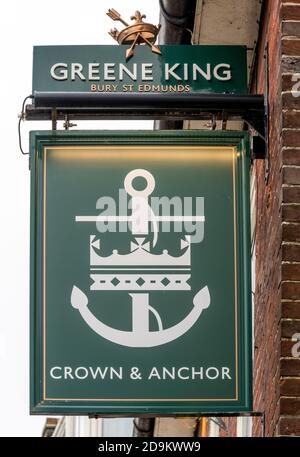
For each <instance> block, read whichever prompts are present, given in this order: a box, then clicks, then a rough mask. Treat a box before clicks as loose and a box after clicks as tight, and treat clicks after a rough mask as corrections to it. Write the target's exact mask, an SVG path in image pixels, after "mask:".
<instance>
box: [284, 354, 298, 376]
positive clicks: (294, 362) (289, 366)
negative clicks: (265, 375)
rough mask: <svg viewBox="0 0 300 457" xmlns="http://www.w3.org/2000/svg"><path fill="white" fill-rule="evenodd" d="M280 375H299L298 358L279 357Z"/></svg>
mask: <svg viewBox="0 0 300 457" xmlns="http://www.w3.org/2000/svg"><path fill="white" fill-rule="evenodd" d="M280 375H281V376H297V377H299V376H300V358H299V359H295V358H293V359H292V358H291V359H281V361H280Z"/></svg>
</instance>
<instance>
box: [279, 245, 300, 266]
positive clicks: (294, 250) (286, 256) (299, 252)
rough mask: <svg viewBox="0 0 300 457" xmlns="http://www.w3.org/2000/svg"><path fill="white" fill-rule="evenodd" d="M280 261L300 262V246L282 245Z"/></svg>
mask: <svg viewBox="0 0 300 457" xmlns="http://www.w3.org/2000/svg"><path fill="white" fill-rule="evenodd" d="M282 260H284V261H290V262H300V245H299V244H284V245H283V246H282Z"/></svg>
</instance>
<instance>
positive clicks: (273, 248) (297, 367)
mask: <svg viewBox="0 0 300 457" xmlns="http://www.w3.org/2000/svg"><path fill="white" fill-rule="evenodd" d="M267 42H268V48H269V69H268V73H269V113H270V115H269V155H270V157H269V167H270V170H269V179H268V182H267V183H265V164H264V163H263V161H257V163H256V164H255V168H256V169H255V171H256V174H257V183H258V187H257V229H256V253H255V255H256V292H255V312H254V315H255V342H254V343H255V354H254V409H255V410H256V411H265V432H266V435H267V436H272V435H290V434H300V358H295V357H292V353H291V349H292V346H293V344H294V342H293V341H292V336H293V335H294V334H295V333H300V98H298V97H295V96H294V95H295V94H294V95H293V94H292V92H291V91H292V89H293V87H294V85H295V83H296V81H295V80H294V81H293V78H295V72H299V76H300V0H294V1H291V0H289V1H284V0H272V1H268V2H266V10H265V15H264V19H263V27H262V33H261V37H260V46H259V54H258V69H257V70H258V72H257V75H258V80H257V81H256V84H257V88H258V92H259V93H263V92H264V90H265V89H264V88H265V68H264V66H265V60H264V49H265V44H266V43H267ZM299 80H300V78H299ZM299 86H300V85H299ZM299 90H300V87H299ZM298 110H299V111H298ZM261 431H262V429H261V427H260V424H259V422H258V421H257V420H256V421H254V426H253V435H256V436H257V435H260V434H261Z"/></svg>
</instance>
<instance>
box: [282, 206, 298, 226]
mask: <svg viewBox="0 0 300 457" xmlns="http://www.w3.org/2000/svg"><path fill="white" fill-rule="evenodd" d="M282 220H283V221H286V222H300V204H299V205H287V204H284V205H282Z"/></svg>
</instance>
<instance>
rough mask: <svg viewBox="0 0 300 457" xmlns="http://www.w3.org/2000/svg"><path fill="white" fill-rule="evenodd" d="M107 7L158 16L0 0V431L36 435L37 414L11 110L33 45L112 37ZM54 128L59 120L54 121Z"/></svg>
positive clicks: (26, 80) (25, 227) (132, 4)
mask: <svg viewBox="0 0 300 457" xmlns="http://www.w3.org/2000/svg"><path fill="white" fill-rule="evenodd" d="M108 8H114V9H116V10H117V11H118V12H119V13H121V14H122V15H123V16H124V18H125V20H127V21H128V20H129V17H130V16H131V15H132V14H133V13H134V12H135V10H137V9H140V8H141V9H142V11H141V12H142V13H145V14H146V15H147V21H149V22H152V23H154V24H158V16H159V8H158V0H151V1H147V2H141V1H137V0H131V1H129V0H86V1H84V2H71V1H67V2H64V1H62V0H51V2H50V1H49V2H48V1H42V2H41V1H40V0H26V1H17V0H10V1H9V2H1V4H0V38H1V60H0V81H1V92H2V94H1V98H2V107H1V111H0V116H1V123H0V125H1V133H2V144H1V149H2V151H1V165H0V191H1V194H0V195H1V199H0V202H1V215H2V217H1V225H0V259H1V262H0V278H1V279H0V285H1V301H0V306H1V315H2V318H1V320H0V367H1V371H0V404H1V415H0V436H40V435H41V432H42V428H43V425H44V423H45V417H44V416H30V415H29V200H30V192H29V182H30V175H29V171H28V157H27V156H22V155H21V152H20V151H19V147H18V135H17V120H18V119H17V115H18V113H19V112H20V111H21V104H22V101H23V99H24V97H25V96H26V95H29V94H30V93H31V72H32V47H33V46H34V45H66V44H70V45H71V44H114V43H115V42H114V40H113V39H112V38H111V37H110V36H109V35H108V34H107V32H108V31H109V30H110V28H113V27H115V26H116V23H114V22H112V21H111V19H110V18H109V17H107V16H106V14H105V13H106V11H107V10H108ZM50 128H51V125H50V122H26V123H22V141H23V149H25V150H26V151H28V132H29V131H30V130H42V129H45V130H49V129H50ZM59 128H61V123H60V125H59ZM78 128H81V129H90V128H93V129H96V128H98V129H152V122H151V121H139V122H137V121H127V122H126V121H122V122H117V121H102V122H97V123H95V122H93V123H88V122H81V123H78V127H77V129H78Z"/></svg>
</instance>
